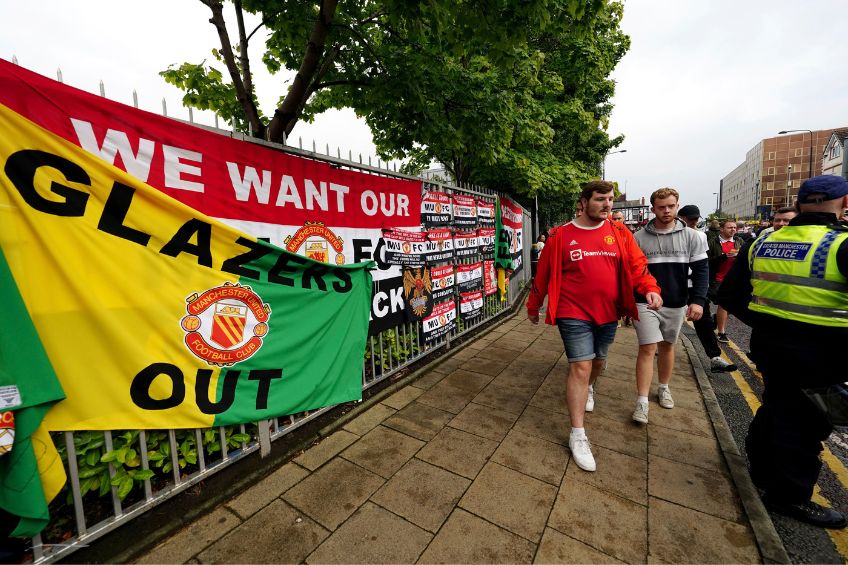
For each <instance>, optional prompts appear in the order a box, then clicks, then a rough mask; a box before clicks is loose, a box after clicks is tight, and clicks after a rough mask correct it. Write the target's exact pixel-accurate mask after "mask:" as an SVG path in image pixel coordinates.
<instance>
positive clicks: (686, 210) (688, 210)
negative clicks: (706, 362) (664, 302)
mask: <svg viewBox="0 0 848 565" xmlns="http://www.w3.org/2000/svg"><path fill="white" fill-rule="evenodd" d="M677 217H678V218H680V219H681V220H683V222H684V223H685V224H686V226H687V227H689V228H691V229H693V230H695V228H696V227H697V225H698V220H699V219H700V218H701V211H700V210H699V209H698V207H697V206H693V205H692V204H689V205H688V206H684V207H682V208H681V209H680V210H679V211H678V212H677ZM695 233H696V234H698V238H699V239H700V240H701V244H702V245H703V246H704V249H707V248H708V246H707V234H705V233H704V232H702V231H697V230H695ZM707 259H709V254H708V255H707ZM712 278H713V277H712V275H711V274H710V276H709V279H708V281H711V280H712ZM688 285H689V293H690V294H689V303H690V304H691V303H692V302H693V301H694V293H693V291H692V288H693V285H692V279H691V277H690V279H689V283H688ZM707 294H709V293H707ZM710 312H711V309H710V298H709V296H707V297H706V298H705V299H704V313H703V315H702V316H701V317H700V318H698V319H697V320H693V321H692V323H693V325H694V326H695V333H696V334H697V335H698V341H700V342H701V345H702V346H703V348H704V353H706V354H707V357H709V358H710V370H711V371H735V370H736V369H737V367H736V365H734V364H733V363H729V362H727V361H725V360H724V358H722V356H721V348H720V347H719V345H718V340H717V339H716V335H715V332H714V331H713V329H714V328H713V320H712V316H711V315H710Z"/></svg>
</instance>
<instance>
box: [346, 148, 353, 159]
mask: <svg viewBox="0 0 848 565" xmlns="http://www.w3.org/2000/svg"><path fill="white" fill-rule="evenodd" d="M347 160H348V161H353V149H348V150H347Z"/></svg>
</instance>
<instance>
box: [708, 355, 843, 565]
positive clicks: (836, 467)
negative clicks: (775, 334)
mask: <svg viewBox="0 0 848 565" xmlns="http://www.w3.org/2000/svg"><path fill="white" fill-rule="evenodd" d="M727 345H728V346H729V347H730V349H732V350H733V353H734V354H735V355H736V356H737V357H738V358H739V360H740V361H742V362H743V363H744V364H745V365H747V367H748V369H749V370H750V371H751V373H752V374H753V375H754V376H755V377H756V378H757V379H759V381H760V382H762V381H763V375H762V374H761V373H760V372H759V371H758V370H757V369H756V365H754V362H753V361H751V360H750V359H749V358H748V355H746V354H745V353H744V352H743V351H742V350H741V349H739V346H738V345H736V344H735V343H734V342H733V341H730V342H729V343H727ZM721 356H722V357H723V358H724V359H725V360H726V361H728V362H730V363H732V362H733V360H732V359H730V358H729V357H728V356H727V353H725V352H722V354H721ZM730 376H731V377H733V381H734V382H735V383H736V386H737V387H738V388H739V391H740V392H741V393H742V397H743V398H744V399H745V402H747V403H748V407H749V408H750V409H751V413H752V414H755V413H756V412H757V409H758V408H759V407H760V405H761V404H762V403H761V402H760V399H759V397H758V396H757V394H756V393H755V392H754V390H753V389H752V388H751V386H750V385H749V384H748V381H746V380H745V377H743V376H742V373H741V372H740V371H739V370H736V371H731V372H730ZM822 461H823V462H824V464H825V465H827V468H828V469H830V471H831V472H832V473H833V474H834V476H836V478H837V479H838V480H839V483H840V484H841V485H842V488H848V469H846V467H845V464H844V463H843V462H842V460H840V459H839V458H838V457H836V456H835V455H834V454H833V452H831V451H830V449H828V447H827V446H826V445H825V446H824V451H823V452H822ZM813 501H814V502H816V503H818V504H821V505H822V506H827V507H828V508H830V506H831V503H830V501H829V500H827V499H826V498H825V497H824V496H823V495H822V493H821V489H819V487H818V485H816V487H815V489H814V491H813ZM826 531H827V533H828V535H829V536H830V539H831V540H833V545H835V546H836V549H837V551H839V554H840V555H842V557H844V558H846V560H848V529H843V530H826Z"/></svg>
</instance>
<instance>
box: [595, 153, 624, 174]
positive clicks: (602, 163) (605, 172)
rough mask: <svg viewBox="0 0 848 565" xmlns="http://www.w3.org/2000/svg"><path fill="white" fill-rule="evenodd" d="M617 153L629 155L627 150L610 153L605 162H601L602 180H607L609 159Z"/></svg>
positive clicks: (605, 156)
mask: <svg viewBox="0 0 848 565" xmlns="http://www.w3.org/2000/svg"><path fill="white" fill-rule="evenodd" d="M616 153H627V149H619V150H618V151H610V152H609V153H607V154H606V155H604V160H603V161H602V162H601V180H607V157H608V156H610V155H615V154H616Z"/></svg>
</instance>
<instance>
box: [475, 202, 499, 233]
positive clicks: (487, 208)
mask: <svg viewBox="0 0 848 565" xmlns="http://www.w3.org/2000/svg"><path fill="white" fill-rule="evenodd" d="M476 203H477V223H478V224H479V226H480V227H481V228H494V227H495V203H494V202H491V201H489V200H483V199H482V198H477V199H476Z"/></svg>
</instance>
